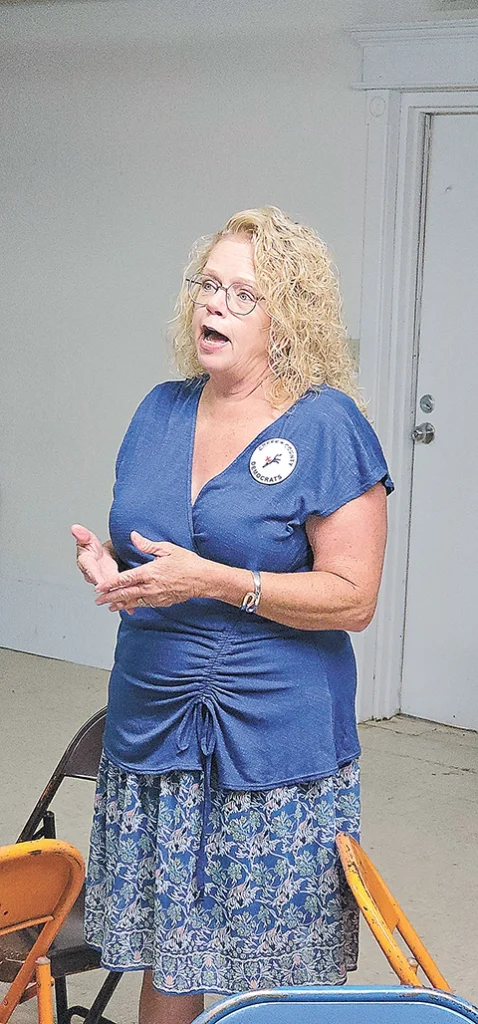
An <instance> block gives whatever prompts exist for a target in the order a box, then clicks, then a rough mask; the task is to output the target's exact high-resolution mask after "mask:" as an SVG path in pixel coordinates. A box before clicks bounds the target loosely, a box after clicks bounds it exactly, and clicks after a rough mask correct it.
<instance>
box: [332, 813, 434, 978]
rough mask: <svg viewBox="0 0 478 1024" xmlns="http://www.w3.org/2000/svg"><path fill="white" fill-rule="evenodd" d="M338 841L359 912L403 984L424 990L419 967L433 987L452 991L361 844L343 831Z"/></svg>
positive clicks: (346, 875)
mask: <svg viewBox="0 0 478 1024" xmlns="http://www.w3.org/2000/svg"><path fill="white" fill-rule="evenodd" d="M336 838H337V847H338V851H339V854H340V860H341V862H342V867H343V869H344V871H345V877H346V879H347V882H348V884H349V886H350V889H351V890H352V893H353V895H354V897H355V900H356V902H357V904H358V907H359V910H360V911H361V913H362V914H363V916H364V918H365V920H366V922H367V924H368V926H369V928H370V929H371V930H372V932H373V934H374V936H375V938H376V940H377V942H378V944H379V946H380V947H381V949H382V951H383V952H384V953H385V956H386V957H387V960H388V962H389V964H390V966H391V967H392V968H393V970H394V971H395V974H396V975H397V976H398V977H399V978H400V981H401V982H402V984H403V985H413V986H414V987H415V988H421V987H422V984H421V982H420V980H419V978H418V974H417V972H418V968H419V967H420V968H421V969H422V971H423V973H424V975H425V977H426V978H427V979H428V981H429V982H430V985H431V986H432V988H437V989H441V990H442V991H443V992H451V988H450V986H449V985H448V983H447V982H446V981H445V978H444V977H443V974H441V973H440V971H439V970H438V967H437V965H436V963H435V961H434V960H432V957H431V956H430V954H429V952H428V950H427V949H426V947H425V946H424V945H423V942H422V941H421V939H420V938H419V937H418V935H417V933H416V931H415V929H414V928H413V927H412V925H411V924H410V921H409V920H408V918H407V917H406V916H405V914H404V913H403V910H402V908H401V907H400V906H399V904H398V903H397V901H396V899H395V898H394V897H393V896H392V894H391V892H390V891H389V889H387V886H386V885H385V882H384V881H383V878H382V877H381V875H379V873H378V871H377V869H376V867H374V865H373V864H372V862H371V860H370V859H369V857H367V854H366V853H365V851H364V850H363V849H362V847H361V846H360V843H357V841H356V840H355V839H353V838H352V836H348V835H346V834H345V833H344V832H340V833H339V834H338V835H337V837H336ZM395 930H397V932H398V933H399V935H401V937H402V939H403V941H404V942H405V944H406V945H407V946H408V949H409V950H410V952H411V953H412V954H413V956H412V957H411V958H410V959H408V958H407V957H406V955H405V953H404V952H403V951H402V949H401V948H400V946H399V944H398V942H397V940H396V939H395V937H394V935H393V932H394V931H395Z"/></svg>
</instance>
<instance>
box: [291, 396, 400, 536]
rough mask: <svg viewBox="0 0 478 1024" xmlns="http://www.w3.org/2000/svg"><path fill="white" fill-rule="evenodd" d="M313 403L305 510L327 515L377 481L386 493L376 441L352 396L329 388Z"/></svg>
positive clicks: (382, 459)
mask: <svg viewBox="0 0 478 1024" xmlns="http://www.w3.org/2000/svg"><path fill="white" fill-rule="evenodd" d="M321 402H322V403H323V404H322V406H320V403H321ZM316 403H317V411H318V413H319V415H318V417H317V418H318V423H317V424H316V427H317V429H316V431H315V442H316V443H315V444H314V445H313V448H314V454H313V459H312V462H313V463H314V466H313V467H312V466H311V467H310V469H311V471H312V480H311V492H312V493H311V495H310V497H311V502H310V504H311V505H313V507H312V508H311V507H309V510H308V511H309V514H310V515H319V516H329V515H331V514H332V512H336V510H337V509H338V508H341V506H342V505H346V504H347V502H349V501H353V499H354V498H358V497H360V495H361V494H365V492H366V491H368V490H370V488H371V487H373V486H374V485H375V484H377V483H379V482H381V483H383V485H384V487H385V489H386V491H387V494H390V493H391V492H392V491H393V489H394V485H393V482H392V480H391V478H390V474H389V471H388V467H387V463H386V461H385V457H384V454H383V451H382V448H381V445H380V442H379V440H378V437H377V435H376V433H375V431H374V429H373V427H372V426H371V424H370V423H369V421H368V420H367V419H366V418H365V416H364V415H363V414H362V413H361V412H360V410H359V408H358V407H357V405H356V404H355V402H354V401H353V399H352V398H349V396H348V395H345V394H343V393H342V392H340V391H336V390H334V389H331V388H330V389H327V391H326V392H322V393H321V394H319V395H318V396H317V398H316ZM311 447H312V446H311Z"/></svg>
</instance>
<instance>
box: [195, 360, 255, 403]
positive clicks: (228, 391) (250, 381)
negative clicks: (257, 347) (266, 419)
mask: <svg viewBox="0 0 478 1024" xmlns="http://www.w3.org/2000/svg"><path fill="white" fill-rule="evenodd" d="M271 381H272V374H271V371H270V370H269V367H267V366H266V367H264V368H263V370H262V371H261V372H260V373H259V374H258V373H257V370H255V371H252V372H251V373H250V374H246V376H245V377H242V378H241V379H240V380H237V379H234V378H231V377H230V376H229V374H214V376H211V377H209V380H208V381H207V382H206V384H205V387H204V396H205V397H207V400H208V402H209V401H210V402H228V401H230V402H241V401H244V400H245V399H247V398H251V397H252V396H253V395H255V396H256V397H257V398H258V399H260V400H262V401H268V399H267V385H268V384H270V383H271Z"/></svg>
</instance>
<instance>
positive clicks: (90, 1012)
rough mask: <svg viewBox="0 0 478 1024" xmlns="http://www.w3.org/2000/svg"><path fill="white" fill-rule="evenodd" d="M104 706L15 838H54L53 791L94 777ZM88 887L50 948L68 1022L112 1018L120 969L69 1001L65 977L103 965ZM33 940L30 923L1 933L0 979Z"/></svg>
mask: <svg viewBox="0 0 478 1024" xmlns="http://www.w3.org/2000/svg"><path fill="white" fill-rule="evenodd" d="M105 717H106V708H102V709H101V711H97V712H96V714H95V715H93V716H92V718H90V719H89V720H88V721H87V722H85V724H84V725H83V726H82V727H81V729H79V731H78V732H77V733H76V736H74V738H73V739H72V741H71V743H70V744H69V746H68V747H67V749H66V750H65V753H64V754H63V757H62V758H61V760H60V761H59V763H58V765H57V767H56V768H55V771H54V772H53V775H52V777H51V779H50V781H49V782H48V784H47V786H46V788H45V789H44V791H43V793H42V795H41V797H40V799H39V801H38V803H37V805H36V807H35V808H34V810H33V811H32V813H31V815H30V817H29V819H28V821H27V823H26V825H25V827H24V828H23V829H22V831H21V833H20V835H19V837H18V839H17V842H19V843H23V842H27V841H29V840H32V839H41V838H44V839H56V822H55V814H54V812H53V811H51V810H50V804H51V802H52V800H53V797H54V796H55V794H56V793H57V792H58V790H59V788H60V786H61V784H62V782H63V779H96V776H97V773H98V766H99V762H100V757H101V748H102V741H103V732H104V727H105ZM84 906H85V890H84V887H83V888H82V890H81V892H80V895H79V896H78V899H77V901H76V903H75V904H74V906H73V908H72V910H71V911H70V913H69V914H68V917H67V919H66V921H65V923H64V925H63V927H62V928H61V930H60V932H59V933H58V935H57V937H56V939H55V941H54V943H53V945H52V946H51V948H50V951H49V954H48V955H49V958H50V961H51V973H52V976H53V978H54V980H55V1000H56V1015H57V1021H58V1024H70V1021H71V1018H72V1017H73V1016H75V1015H77V1016H79V1017H83V1018H84V1020H85V1024H114V1022H113V1021H110V1020H108V1018H107V1017H104V1016H103V1011H104V1010H105V1009H106V1006H107V1005H108V1003H109V1000H110V999H111V996H112V995H113V992H114V990H115V988H116V987H117V985H118V984H119V982H120V981H121V978H122V974H121V972H119V971H109V972H108V973H107V976H106V978H105V980H104V982H103V984H102V986H101V988H100V990H99V992H98V995H97V996H96V998H95V1000H94V1002H93V1003H92V1005H91V1006H90V1007H89V1008H88V1007H86V1006H69V1005H68V990H67V983H66V979H67V977H68V975H72V974H81V973H83V971H92V970H95V969H97V968H99V967H100V954H99V952H98V951H97V950H95V949H93V948H92V947H91V946H88V945H87V943H86V942H85V937H84V929H83V914H84ZM31 945H32V929H28V930H26V931H23V932H16V933H15V935H8V936H0V982H11V981H13V978H14V977H15V975H16V974H17V972H18V970H19V969H20V967H21V965H22V963H23V961H24V960H25V958H26V956H27V954H28V951H29V949H30V947H31Z"/></svg>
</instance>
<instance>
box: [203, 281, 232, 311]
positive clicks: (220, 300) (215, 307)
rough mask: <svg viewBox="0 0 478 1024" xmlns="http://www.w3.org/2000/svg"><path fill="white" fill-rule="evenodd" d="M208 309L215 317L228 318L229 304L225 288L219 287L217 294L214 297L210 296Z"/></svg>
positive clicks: (207, 304)
mask: <svg viewBox="0 0 478 1024" xmlns="http://www.w3.org/2000/svg"><path fill="white" fill-rule="evenodd" d="M206 309H207V310H208V312H209V313H212V314H213V315H214V316H226V313H227V303H226V289H225V288H224V287H219V288H218V289H217V292H214V295H210V296H209V298H208V300H207V303H206Z"/></svg>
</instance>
